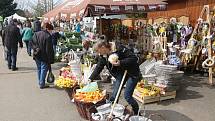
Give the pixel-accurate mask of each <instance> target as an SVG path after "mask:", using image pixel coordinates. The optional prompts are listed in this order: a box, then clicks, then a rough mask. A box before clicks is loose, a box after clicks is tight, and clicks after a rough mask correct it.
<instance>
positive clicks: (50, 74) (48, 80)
mask: <svg viewBox="0 0 215 121" xmlns="http://www.w3.org/2000/svg"><path fill="white" fill-rule="evenodd" d="M50 68H51V67H50ZM54 81H55V77H54V74H53V73H52V71H51V69H49V73H48V77H47V82H48V83H54Z"/></svg>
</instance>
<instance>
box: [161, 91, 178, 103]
mask: <svg viewBox="0 0 215 121" xmlns="http://www.w3.org/2000/svg"><path fill="white" fill-rule="evenodd" d="M175 98H176V91H172V92H166V94H165V95H161V96H160V101H163V100H169V99H175Z"/></svg>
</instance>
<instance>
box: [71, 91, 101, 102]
mask: <svg viewBox="0 0 215 121" xmlns="http://www.w3.org/2000/svg"><path fill="white" fill-rule="evenodd" d="M74 99H75V100H79V101H83V102H91V103H97V102H99V101H101V100H102V99H104V94H102V93H101V92H100V91H95V92H77V93H76V94H75V96H74Z"/></svg>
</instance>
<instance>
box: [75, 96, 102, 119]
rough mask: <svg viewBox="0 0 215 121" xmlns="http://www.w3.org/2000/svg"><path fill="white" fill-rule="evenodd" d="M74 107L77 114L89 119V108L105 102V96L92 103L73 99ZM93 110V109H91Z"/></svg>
mask: <svg viewBox="0 0 215 121" xmlns="http://www.w3.org/2000/svg"><path fill="white" fill-rule="evenodd" d="M74 102H75V105H76V108H77V110H78V113H79V115H80V116H81V117H82V118H84V119H85V120H89V119H90V118H91V116H89V108H90V107H92V106H100V105H103V104H105V103H106V98H103V99H102V100H101V101H99V102H97V103H96V104H94V103H89V102H82V101H79V100H76V99H74ZM92 110H93V109H92Z"/></svg>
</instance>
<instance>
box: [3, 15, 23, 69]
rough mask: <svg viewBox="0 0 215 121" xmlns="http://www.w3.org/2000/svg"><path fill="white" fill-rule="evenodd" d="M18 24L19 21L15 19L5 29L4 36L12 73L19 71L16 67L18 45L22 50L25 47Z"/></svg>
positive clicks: (9, 67)
mask: <svg viewBox="0 0 215 121" xmlns="http://www.w3.org/2000/svg"><path fill="white" fill-rule="evenodd" d="M17 24H18V21H17V20H16V19H14V20H13V21H12V22H11V23H10V24H9V25H8V26H7V27H6V28H5V30H4V32H3V36H2V39H3V46H4V47H5V49H6V53H7V61H8V69H12V71H16V70H17V69H18V68H17V66H16V61H17V51H18V43H19V45H20V47H21V48H22V47H23V43H22V37H21V34H20V31H19V28H18V27H17Z"/></svg>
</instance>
